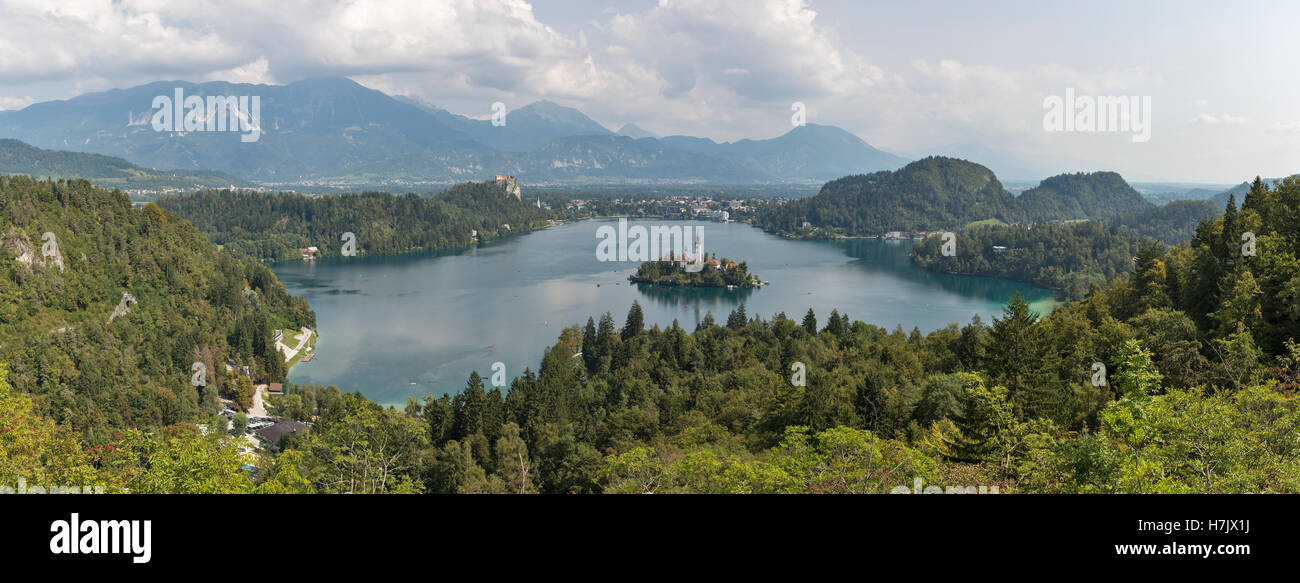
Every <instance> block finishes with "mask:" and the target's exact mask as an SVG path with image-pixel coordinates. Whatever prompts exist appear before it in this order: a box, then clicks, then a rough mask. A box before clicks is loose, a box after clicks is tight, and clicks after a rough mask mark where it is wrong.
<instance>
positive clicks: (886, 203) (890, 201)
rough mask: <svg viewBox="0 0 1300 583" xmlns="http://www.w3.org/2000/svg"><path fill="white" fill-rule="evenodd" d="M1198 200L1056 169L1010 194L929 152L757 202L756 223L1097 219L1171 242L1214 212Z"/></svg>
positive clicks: (856, 228) (813, 228) (796, 228)
mask: <svg viewBox="0 0 1300 583" xmlns="http://www.w3.org/2000/svg"><path fill="white" fill-rule="evenodd" d="M1219 206H1220V208H1219V209H1217V210H1216V209H1215V206H1214V205H1212V204H1210V203H1206V202H1203V201H1200V202H1192V201H1178V202H1174V203H1170V204H1168V205H1165V206H1163V207H1156V206H1154V205H1152V204H1151V203H1149V202H1147V201H1146V200H1145V199H1143V198H1142V195H1141V194H1140V193H1138V192H1137V191H1136V190H1134V189H1133V188H1132V187H1131V186H1129V185H1128V183H1127V182H1125V181H1124V178H1123V177H1121V176H1120V175H1119V174H1116V173H1114V172H1093V173H1087V174H1085V173H1076V174H1061V175H1059V176H1053V177H1051V178H1047V179H1045V180H1043V181H1042V182H1041V183H1039V185H1038V186H1037V187H1034V188H1031V189H1028V190H1026V191H1025V192H1024V193H1022V194H1021V195H1020V196H1018V197H1013V196H1012V195H1011V194H1010V193H1009V192H1007V191H1005V190H1004V189H1003V188H1002V185H1001V183H999V182H998V180H997V177H995V176H993V173H992V172H991V171H990V170H988V169H987V168H985V167H983V166H980V165H978V164H974V163H971V162H966V161H964V160H957V159H952V158H940V157H931V158H926V159H924V160H921V161H919V162H914V163H912V164H910V165H908V166H907V167H905V168H903V169H901V170H898V171H896V172H877V173H875V174H871V175H860V176H848V177H845V178H841V179H839V180H835V181H832V182H828V183H827V184H826V185H825V186H824V187H822V190H821V192H819V193H818V194H817V195H816V196H813V197H810V198H804V199H797V200H793V201H790V202H789V203H786V204H782V205H772V206H769V207H766V208H763V209H760V211H759V213H758V216H757V217H756V218H755V220H754V224H755V225H756V226H758V227H760V228H762V229H764V230H766V231H769V232H773V233H778V234H783V235H788V236H796V237H806V238H826V237H836V236H880V235H883V234H885V233H887V232H889V231H956V230H958V229H961V228H962V227H965V226H968V225H970V224H972V223H980V224H989V223H992V224H997V223H1014V224H1030V223H1033V224H1037V223H1045V222H1062V221H1073V220H1095V221H1101V222H1104V223H1107V224H1114V225H1121V226H1124V227H1125V230H1126V231H1127V232H1131V233H1134V234H1136V235H1138V236H1145V237H1152V238H1155V239H1158V240H1161V241H1165V242H1168V243H1169V244H1177V243H1181V242H1183V241H1186V240H1187V239H1190V238H1191V236H1192V232H1193V230H1194V229H1195V228H1196V224H1197V223H1199V222H1200V221H1201V220H1203V219H1205V218H1213V217H1215V216H1218V212H1220V211H1221V210H1222V209H1221V206H1222V205H1219Z"/></svg>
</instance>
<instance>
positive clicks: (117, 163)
mask: <svg viewBox="0 0 1300 583" xmlns="http://www.w3.org/2000/svg"><path fill="white" fill-rule="evenodd" d="M0 174H26V175H30V176H35V177H37V178H65V179H68V178H85V179H87V180H89V181H91V182H92V183H95V184H98V185H100V186H103V187H107V188H122V189H126V190H168V189H195V188H213V187H227V186H247V185H248V184H249V183H248V182H245V181H243V180H240V179H239V178H236V177H234V176H231V175H229V174H226V173H224V172H213V171H208V170H152V169H147V168H141V167H139V166H136V165H135V164H132V163H130V162H128V161H126V160H123V159H122V158H118V157H114V156H105V155H103V154H86V153H82V152H69V151H65V150H44V149H41V148H37V147H35V146H32V145H30V144H26V143H24V142H20V141H18V140H12V139H0Z"/></svg>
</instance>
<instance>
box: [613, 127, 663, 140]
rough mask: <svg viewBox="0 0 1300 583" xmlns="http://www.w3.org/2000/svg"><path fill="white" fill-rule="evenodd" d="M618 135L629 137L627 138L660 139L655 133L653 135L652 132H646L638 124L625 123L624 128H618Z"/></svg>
mask: <svg viewBox="0 0 1300 583" xmlns="http://www.w3.org/2000/svg"><path fill="white" fill-rule="evenodd" d="M617 133H618V134H619V135H620V136H627V137H629V138H636V139H641V138H657V137H659V136H658V135H657V134H655V133H653V132H650V131H647V130H645V129H644V128H642V127H641V126H638V125H636V124H634V123H625V124H623V127H621V128H618V132H617Z"/></svg>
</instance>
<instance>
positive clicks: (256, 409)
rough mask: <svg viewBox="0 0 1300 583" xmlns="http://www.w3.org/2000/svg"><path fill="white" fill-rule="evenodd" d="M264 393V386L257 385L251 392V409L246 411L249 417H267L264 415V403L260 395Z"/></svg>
mask: <svg viewBox="0 0 1300 583" xmlns="http://www.w3.org/2000/svg"><path fill="white" fill-rule="evenodd" d="M265 392H266V385H257V387H255V390H254V391H253V407H252V408H251V409H249V410H248V416H249V417H269V415H267V414H266V401H263V400H262V395H263V394H264V393H265Z"/></svg>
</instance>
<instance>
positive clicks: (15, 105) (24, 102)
mask: <svg viewBox="0 0 1300 583" xmlns="http://www.w3.org/2000/svg"><path fill="white" fill-rule="evenodd" d="M34 101H35V100H34V99H32V98H31V97H4V96H0V111H4V110H6V109H22V108H24V107H27V106H28V105H31V104H32V102H34Z"/></svg>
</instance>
